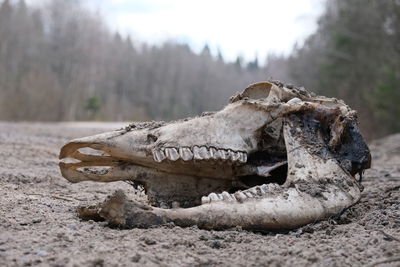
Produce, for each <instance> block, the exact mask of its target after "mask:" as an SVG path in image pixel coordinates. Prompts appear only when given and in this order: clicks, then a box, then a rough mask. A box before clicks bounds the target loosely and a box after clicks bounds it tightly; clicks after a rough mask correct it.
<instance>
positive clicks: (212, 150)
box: [210, 147, 218, 159]
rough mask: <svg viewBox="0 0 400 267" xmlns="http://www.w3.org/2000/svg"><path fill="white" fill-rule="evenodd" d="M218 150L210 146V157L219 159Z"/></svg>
mask: <svg viewBox="0 0 400 267" xmlns="http://www.w3.org/2000/svg"><path fill="white" fill-rule="evenodd" d="M217 152H218V150H217V149H216V148H215V147H210V158H213V159H218V155H217Z"/></svg>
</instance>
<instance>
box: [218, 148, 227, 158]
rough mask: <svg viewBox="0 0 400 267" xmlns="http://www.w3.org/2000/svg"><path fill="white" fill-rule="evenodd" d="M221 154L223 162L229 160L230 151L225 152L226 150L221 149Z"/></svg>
mask: <svg viewBox="0 0 400 267" xmlns="http://www.w3.org/2000/svg"><path fill="white" fill-rule="evenodd" d="M219 152H220V157H221V159H222V160H227V159H229V152H228V151H225V150H222V149H221V150H220V151H219Z"/></svg>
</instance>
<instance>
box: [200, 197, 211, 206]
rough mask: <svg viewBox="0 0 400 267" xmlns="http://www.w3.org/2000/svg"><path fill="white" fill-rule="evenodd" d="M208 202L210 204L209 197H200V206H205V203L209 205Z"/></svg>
mask: <svg viewBox="0 0 400 267" xmlns="http://www.w3.org/2000/svg"><path fill="white" fill-rule="evenodd" d="M210 202H211V199H210V197H207V196H203V197H201V204H207V203H210Z"/></svg>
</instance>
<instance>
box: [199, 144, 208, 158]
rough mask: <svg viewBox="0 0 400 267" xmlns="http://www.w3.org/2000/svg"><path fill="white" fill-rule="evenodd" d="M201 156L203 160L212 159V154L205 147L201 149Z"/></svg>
mask: <svg viewBox="0 0 400 267" xmlns="http://www.w3.org/2000/svg"><path fill="white" fill-rule="evenodd" d="M200 155H201V156H202V157H203V159H210V152H208V149H207V147H205V146H202V147H200Z"/></svg>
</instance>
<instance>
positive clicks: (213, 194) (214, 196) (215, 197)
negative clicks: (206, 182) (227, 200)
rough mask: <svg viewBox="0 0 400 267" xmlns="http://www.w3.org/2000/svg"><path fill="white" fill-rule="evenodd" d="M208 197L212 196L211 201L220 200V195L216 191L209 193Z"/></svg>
mask: <svg viewBox="0 0 400 267" xmlns="http://www.w3.org/2000/svg"><path fill="white" fill-rule="evenodd" d="M208 197H209V198H210V202H216V201H219V200H220V199H219V197H218V196H217V194H215V193H211V194H209V195H208Z"/></svg>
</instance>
